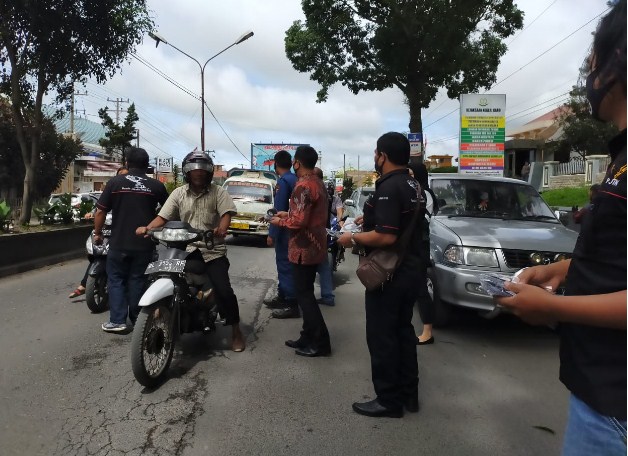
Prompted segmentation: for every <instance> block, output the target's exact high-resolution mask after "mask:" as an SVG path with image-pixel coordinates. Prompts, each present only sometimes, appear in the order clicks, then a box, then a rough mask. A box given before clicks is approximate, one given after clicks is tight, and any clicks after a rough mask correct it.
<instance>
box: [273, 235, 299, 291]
mask: <svg viewBox="0 0 628 456" xmlns="http://www.w3.org/2000/svg"><path fill="white" fill-rule="evenodd" d="M289 238H290V233H289V232H288V230H284V229H280V230H279V231H278V233H277V236H276V237H275V239H274V242H275V261H276V262H277V278H278V281H279V285H278V287H277V288H278V289H279V296H281V297H282V298H283V299H286V300H295V299H296V294H295V291H294V278H293V277H292V263H290V261H289V260H288V239H289Z"/></svg>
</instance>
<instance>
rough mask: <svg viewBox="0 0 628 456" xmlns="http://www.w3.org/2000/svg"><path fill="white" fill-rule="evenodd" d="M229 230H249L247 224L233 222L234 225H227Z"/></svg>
mask: <svg viewBox="0 0 628 456" xmlns="http://www.w3.org/2000/svg"><path fill="white" fill-rule="evenodd" d="M229 228H231V229H234V230H248V229H249V224H248V223H237V222H234V223H232V224H230V225H229Z"/></svg>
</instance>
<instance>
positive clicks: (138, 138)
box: [135, 128, 140, 147]
mask: <svg viewBox="0 0 628 456" xmlns="http://www.w3.org/2000/svg"><path fill="white" fill-rule="evenodd" d="M135 147H140V129H139V128H136V129H135Z"/></svg>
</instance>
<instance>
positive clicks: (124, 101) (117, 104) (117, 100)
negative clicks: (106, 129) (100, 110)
mask: <svg viewBox="0 0 628 456" xmlns="http://www.w3.org/2000/svg"><path fill="white" fill-rule="evenodd" d="M107 101H113V102H115V104H116V109H115V111H116V125H120V111H121V110H120V103H130V100H129V99H128V98H127V99H126V100H123V99H122V98H116V99H115V100H110V99H109V97H107ZM107 111H113V110H112V109H108V110H107Z"/></svg>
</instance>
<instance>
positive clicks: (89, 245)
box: [85, 213, 112, 313]
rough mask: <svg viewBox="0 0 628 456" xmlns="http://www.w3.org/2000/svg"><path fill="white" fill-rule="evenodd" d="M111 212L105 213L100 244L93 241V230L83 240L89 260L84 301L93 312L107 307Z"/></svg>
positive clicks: (102, 310)
mask: <svg viewBox="0 0 628 456" xmlns="http://www.w3.org/2000/svg"><path fill="white" fill-rule="evenodd" d="M111 222H112V219H111V214H110V213H109V214H107V217H106V219H105V226H104V228H103V230H102V236H103V241H102V244H95V243H94V231H92V233H91V234H90V235H89V237H88V238H87V241H85V249H86V250H87V257H88V258H89V260H90V264H89V267H88V269H87V281H86V283H85V302H86V303H87V307H88V308H89V310H91V311H92V312H93V313H100V312H104V311H105V310H107V309H108V308H109V294H108V292H107V253H109V238H110V237H111Z"/></svg>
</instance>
